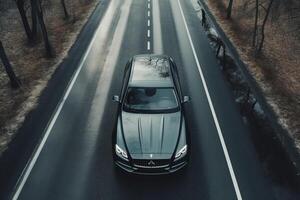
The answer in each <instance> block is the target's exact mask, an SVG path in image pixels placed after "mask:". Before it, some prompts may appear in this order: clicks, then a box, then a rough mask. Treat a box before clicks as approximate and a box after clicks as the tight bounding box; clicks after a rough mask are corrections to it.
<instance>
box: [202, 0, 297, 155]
mask: <svg viewBox="0 0 300 200" xmlns="http://www.w3.org/2000/svg"><path fill="white" fill-rule="evenodd" d="M207 3H208V6H209V7H210V9H211V11H212V12H213V13H214V15H215V17H216V18H217V20H218V22H219V24H220V25H221V27H222V29H223V30H224V31H225V33H226V34H227V36H228V37H229V38H230V40H231V41H232V42H233V44H234V45H235V47H236V48H237V50H238V52H239V54H240V56H241V58H242V60H243V61H244V62H245V63H246V64H247V66H248V70H249V71H250V73H251V74H252V75H253V76H254V78H255V79H256V80H257V83H258V84H259V86H260V87H261V89H262V91H263V92H264V94H265V96H266V99H267V101H268V103H269V104H270V105H271V107H272V108H273V110H274V111H275V113H276V114H277V116H278V118H279V122H280V124H281V125H283V127H284V128H285V129H287V130H288V132H289V133H290V135H291V136H292V137H293V138H294V139H295V141H296V145H297V146H298V148H299V150H300V120H299V119H300V38H299V35H300V30H299V29H298V31H293V30H295V28H296V27H297V26H299V20H298V21H297V20H294V21H293V20H287V19H288V17H290V15H291V13H289V11H288V10H285V9H284V8H280V9H279V10H276V11H273V12H274V13H271V15H270V20H269V22H268V23H267V26H266V31H265V32H266V39H265V44H264V48H263V51H262V53H261V54H260V55H259V56H255V53H254V52H255V51H254V49H253V48H252V47H251V44H252V41H251V40H252V33H253V26H254V12H253V9H254V4H250V5H248V6H247V7H245V6H244V3H245V1H242V0H235V1H234V7H233V12H232V19H231V20H227V19H226V11H225V10H226V4H227V1H224V0H207ZM278 13H280V15H279V17H278Z"/></svg>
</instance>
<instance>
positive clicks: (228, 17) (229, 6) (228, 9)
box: [227, 0, 233, 19]
mask: <svg viewBox="0 0 300 200" xmlns="http://www.w3.org/2000/svg"><path fill="white" fill-rule="evenodd" d="M232 5H233V0H229V3H228V7H227V19H230V18H231V11H232Z"/></svg>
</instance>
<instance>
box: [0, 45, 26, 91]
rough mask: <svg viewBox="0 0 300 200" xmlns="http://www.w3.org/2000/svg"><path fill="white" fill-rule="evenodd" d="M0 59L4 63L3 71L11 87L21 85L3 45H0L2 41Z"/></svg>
mask: <svg viewBox="0 0 300 200" xmlns="http://www.w3.org/2000/svg"><path fill="white" fill-rule="evenodd" d="M0 59H1V61H2V63H3V65H4V68H5V71H6V73H7V75H8V77H9V80H10V83H11V86H12V87H13V88H19V87H20V86H21V83H20V81H19V79H18V78H17V76H16V75H15V73H14V71H13V68H12V66H11V64H10V62H9V60H8V58H7V55H6V53H5V51H4V47H3V45H2V42H1V41H0Z"/></svg>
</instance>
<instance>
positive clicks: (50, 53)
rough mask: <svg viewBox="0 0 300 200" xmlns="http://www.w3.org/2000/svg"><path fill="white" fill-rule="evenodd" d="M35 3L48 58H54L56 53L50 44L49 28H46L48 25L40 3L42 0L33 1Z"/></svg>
mask: <svg viewBox="0 0 300 200" xmlns="http://www.w3.org/2000/svg"><path fill="white" fill-rule="evenodd" d="M33 1H34V4H35V6H34V8H35V13H36V16H37V19H38V22H39V24H40V27H41V31H42V35H43V40H44V45H45V49H46V53H47V56H49V57H53V56H54V52H53V49H52V46H51V44H50V41H49V37H48V33H47V28H46V25H45V22H44V16H43V10H42V6H41V2H40V0H33Z"/></svg>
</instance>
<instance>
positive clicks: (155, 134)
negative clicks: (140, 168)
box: [121, 112, 181, 155]
mask: <svg viewBox="0 0 300 200" xmlns="http://www.w3.org/2000/svg"><path fill="white" fill-rule="evenodd" d="M121 121H122V125H123V133H124V139H125V142H126V144H127V148H128V151H129V153H130V154H155V155H156V154H172V153H173V152H174V150H175V148H176V144H177V140H178V137H179V133H180V127H181V126H180V123H181V113H180V112H175V113H165V114H140V113H128V112H122V120H121Z"/></svg>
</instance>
